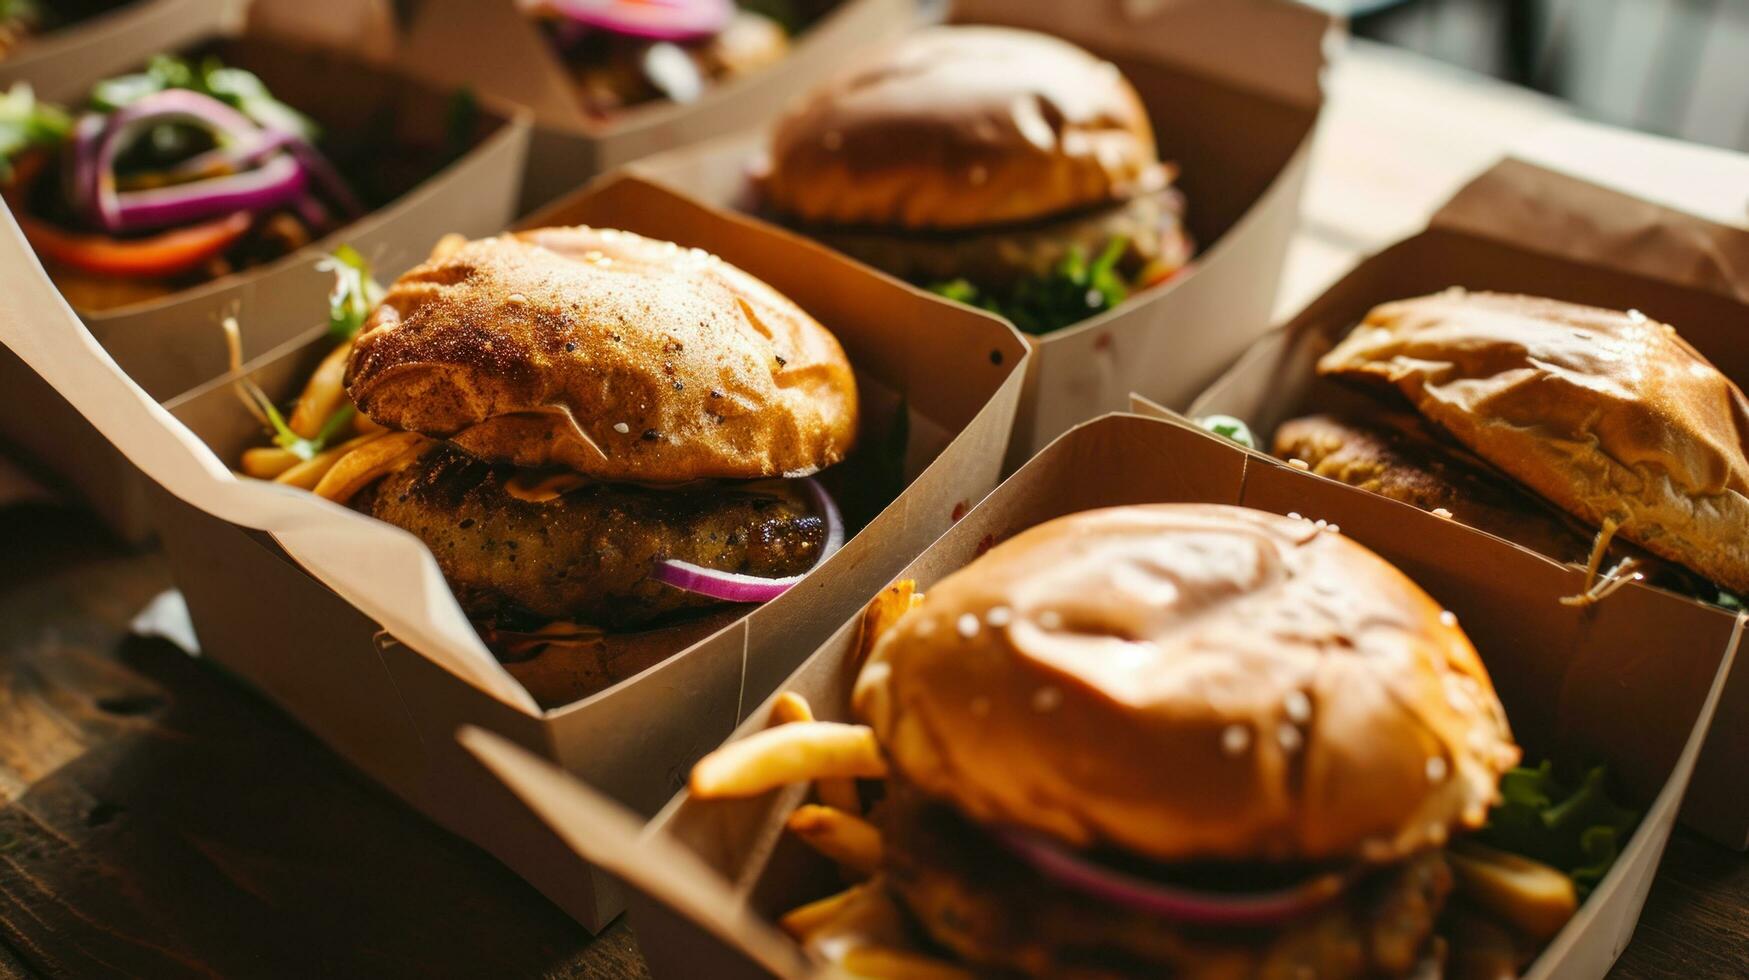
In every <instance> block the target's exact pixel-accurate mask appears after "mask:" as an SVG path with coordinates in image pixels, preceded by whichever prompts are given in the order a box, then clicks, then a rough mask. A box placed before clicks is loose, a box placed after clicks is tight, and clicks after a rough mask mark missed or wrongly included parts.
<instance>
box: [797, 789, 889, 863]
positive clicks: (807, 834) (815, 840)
mask: <svg viewBox="0 0 1749 980" xmlns="http://www.w3.org/2000/svg"><path fill="white" fill-rule="evenodd" d="M788 826H789V829H790V832H791V833H793V834H795V835H796V836H797V837H800V838H801V839H802V841H803V842H804V843H806V844H807V845H808V846H809V847H812V848H813V849H814V850H816V851H819V852H820V853H821V854H824V855H825V856H827V857H829V858H831V859H832V860H833V861H836V862H837V863H839V864H841V865H843V866H845V867H846V868H849V869H850V870H851V871H854V872H856V873H857V874H860V875H872V874H874V873H875V871H876V870H878V869H879V868H880V866H881V832H880V830H878V829H877V828H876V827H875V826H874V825H873V824H871V823H869V822H868V821H867V820H864V819H862V818H861V817H858V816H854V815H852V814H849V813H845V812H844V811H843V810H837V809H834V808H832V807H829V806H816V805H814V804H808V805H806V806H801V807H797V808H796V810H795V812H794V813H791V814H790V815H789V824H788Z"/></svg>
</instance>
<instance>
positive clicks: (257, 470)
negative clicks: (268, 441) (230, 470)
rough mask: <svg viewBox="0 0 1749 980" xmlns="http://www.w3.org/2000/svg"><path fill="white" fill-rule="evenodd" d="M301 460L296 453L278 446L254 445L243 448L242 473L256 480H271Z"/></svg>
mask: <svg viewBox="0 0 1749 980" xmlns="http://www.w3.org/2000/svg"><path fill="white" fill-rule="evenodd" d="M301 462H303V460H301V459H299V458H298V454H297V453H294V452H292V451H291V450H289V449H281V448H279V447H278V446H256V447H254V448H252V449H245V450H243V473H244V475H245V476H252V477H254V478H255V479H257V480H271V479H273V478H274V477H276V476H279V475H280V474H281V473H284V472H285V471H286V470H289V469H291V468H292V467H294V466H296V465H298V464H299V463H301Z"/></svg>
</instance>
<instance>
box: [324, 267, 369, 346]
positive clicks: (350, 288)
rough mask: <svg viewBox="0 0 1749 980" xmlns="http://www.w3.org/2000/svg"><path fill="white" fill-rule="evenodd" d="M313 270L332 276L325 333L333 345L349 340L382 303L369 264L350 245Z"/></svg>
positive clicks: (356, 334)
mask: <svg viewBox="0 0 1749 980" xmlns="http://www.w3.org/2000/svg"><path fill="white" fill-rule="evenodd" d="M316 268H317V270H319V271H322V272H332V273H333V274H334V289H333V290H332V291H331V292H329V293H328V333H329V335H330V336H332V337H333V338H334V339H335V340H336V341H343V340H351V339H352V338H354V337H356V336H358V331H359V330H360V329H362V328H363V327H364V321H365V318H366V317H368V316H370V311H371V310H373V309H375V308H376V305H377V304H378V303H380V302H382V298H383V287H382V286H381V285H379V284H378V283H377V281H376V280H375V279H373V278H372V277H371V274H370V262H369V261H368V260H366V259H365V257H364V256H362V255H360V254H359V253H358V249H355V248H353V247H352V246H351V245H342V246H340V247H339V248H337V249H335V250H334V251H333V252H332V253H331V254H330V255H329V256H328V257H327V258H324V259H323V260H322V261H320V262H318V263H317V264H316Z"/></svg>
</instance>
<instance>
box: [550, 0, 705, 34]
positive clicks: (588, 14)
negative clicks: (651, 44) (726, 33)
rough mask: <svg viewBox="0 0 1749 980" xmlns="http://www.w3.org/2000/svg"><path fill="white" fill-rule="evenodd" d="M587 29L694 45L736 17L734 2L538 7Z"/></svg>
mask: <svg viewBox="0 0 1749 980" xmlns="http://www.w3.org/2000/svg"><path fill="white" fill-rule="evenodd" d="M536 6H538V7H540V8H544V9H545V10H547V11H550V12H551V13H553V14H557V15H558V16H560V17H563V18H565V19H566V20H568V21H570V22H572V23H575V24H580V25H582V26H584V27H593V28H598V29H600V30H604V31H612V32H613V33H615V34H624V35H626V36H627V37H640V38H646V39H648V40H652V41H693V40H697V39H699V38H702V37H709V36H711V35H712V34H716V33H717V32H719V31H721V30H722V29H723V28H725V27H727V26H728V25H729V21H730V20H731V19H732V18H733V17H734V16H735V5H734V3H733V0H544V2H543V3H540V4H538V5H536Z"/></svg>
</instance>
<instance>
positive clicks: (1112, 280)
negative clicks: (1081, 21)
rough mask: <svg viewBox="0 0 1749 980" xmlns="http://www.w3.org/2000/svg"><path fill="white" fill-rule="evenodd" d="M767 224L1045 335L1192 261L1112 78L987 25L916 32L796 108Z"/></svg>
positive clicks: (782, 138)
mask: <svg viewBox="0 0 1749 980" xmlns="http://www.w3.org/2000/svg"><path fill="white" fill-rule="evenodd" d="M769 157H770V159H769V166H768V168H767V169H766V170H765V172H763V173H762V174H760V175H759V190H760V193H761V195H762V197H763V199H764V202H765V204H766V206H767V207H768V208H770V209H771V210H772V211H774V212H776V213H777V214H778V215H779V216H780V217H782V218H783V220H785V221H787V222H789V223H791V224H793V225H796V226H797V227H799V228H800V229H801V230H803V231H804V232H806V233H807V234H808V235H810V236H812V237H815V238H818V239H819V240H820V241H823V242H825V243H827V244H829V245H831V246H833V247H834V248H837V249H839V250H841V251H843V252H845V253H847V254H849V255H851V256H853V257H855V258H858V259H861V260H863V261H865V262H867V263H869V264H870V265H873V266H875V267H876V268H879V269H882V270H883V271H886V272H889V273H891V274H893V275H895V276H898V277H899V278H901V279H906V280H910V281H912V282H915V283H917V284H919V285H924V286H929V287H932V288H935V289H936V290H937V291H939V292H941V293H943V294H944V295H947V296H949V297H951V298H954V299H957V300H961V301H963V302H968V303H971V304H974V305H979V306H984V307H986V308H988V309H991V310H993V311H995V312H998V313H1000V314H1002V315H1004V316H1006V317H1008V318H1009V319H1010V320H1011V321H1013V322H1014V323H1015V325H1016V326H1018V327H1020V328H1021V329H1022V330H1024V331H1026V332H1028V333H1048V332H1050V331H1052V330H1056V329H1058V328H1060V327H1065V326H1068V325H1070V324H1073V323H1076V322H1079V321H1081V320H1084V319H1086V318H1088V317H1090V316H1093V315H1095V314H1097V313H1100V312H1102V311H1104V310H1107V309H1110V308H1112V307H1114V306H1117V305H1118V304H1120V303H1122V302H1123V301H1124V300H1125V299H1126V298H1127V297H1128V296H1129V295H1130V294H1131V293H1132V292H1134V291H1135V290H1138V289H1143V288H1147V287H1149V286H1152V285H1155V284H1158V283H1161V282H1164V281H1165V280H1167V279H1170V278H1171V277H1172V276H1173V275H1175V274H1176V273H1177V272H1178V271H1179V270H1180V269H1182V268H1183V267H1184V266H1185V264H1186V263H1187V262H1188V261H1189V259H1190V253H1191V243H1190V239H1189V236H1188V235H1187V234H1186V233H1185V229H1184V224H1183V210H1184V202H1183V198H1182V196H1181V195H1180V194H1179V193H1178V191H1177V189H1176V188H1174V187H1173V186H1172V181H1173V178H1174V169H1173V167H1172V166H1171V165H1169V164H1166V163H1162V162H1161V161H1160V158H1159V152H1158V149H1157V147H1156V144H1155V138H1154V129H1153V125H1152V123H1151V122H1150V120H1149V118H1148V114H1147V110H1146V109H1145V107H1144V106H1143V105H1142V101H1141V98H1140V97H1139V96H1138V95H1137V94H1136V91H1135V89H1134V88H1133V87H1132V86H1131V85H1130V83H1129V82H1128V81H1127V80H1126V79H1125V78H1124V77H1123V74H1122V73H1121V72H1120V71H1119V70H1118V69H1117V67H1116V66H1115V65H1113V64H1111V63H1110V62H1107V61H1102V60H1100V59H1099V58H1096V57H1094V56H1093V55H1091V54H1089V53H1088V52H1086V51H1083V50H1082V49H1080V48H1078V47H1076V46H1074V45H1072V44H1069V43H1068V42H1065V41H1062V40H1059V39H1057V38H1053V37H1049V36H1047V35H1043V34H1036V33H1033V32H1030V31H1022V30H1015V29H1012V28H1000V27H934V28H929V29H927V30H922V31H918V32H916V33H914V34H912V35H910V36H909V37H907V38H905V39H904V40H902V41H900V42H899V43H898V44H896V45H894V46H893V47H892V48H891V49H889V50H887V51H886V52H885V53H884V54H883V55H882V56H881V57H879V58H878V59H875V60H874V61H873V62H871V63H868V64H864V65H860V66H858V67H857V68H856V69H855V70H853V71H850V72H848V73H846V74H844V75H843V76H841V77H839V78H838V79H836V80H835V81H833V82H831V83H829V84H827V85H825V86H823V87H821V88H819V89H818V90H816V91H814V92H812V93H811V94H809V95H808V96H807V97H806V98H805V99H803V100H802V101H801V102H800V103H799V104H798V105H797V106H796V107H795V108H794V109H793V110H792V111H790V112H789V113H788V114H787V115H785V117H784V118H783V119H781V120H779V122H778V123H777V125H776V127H775V129H774V130H773V132H772V136H771V146H770V153H769Z"/></svg>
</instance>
